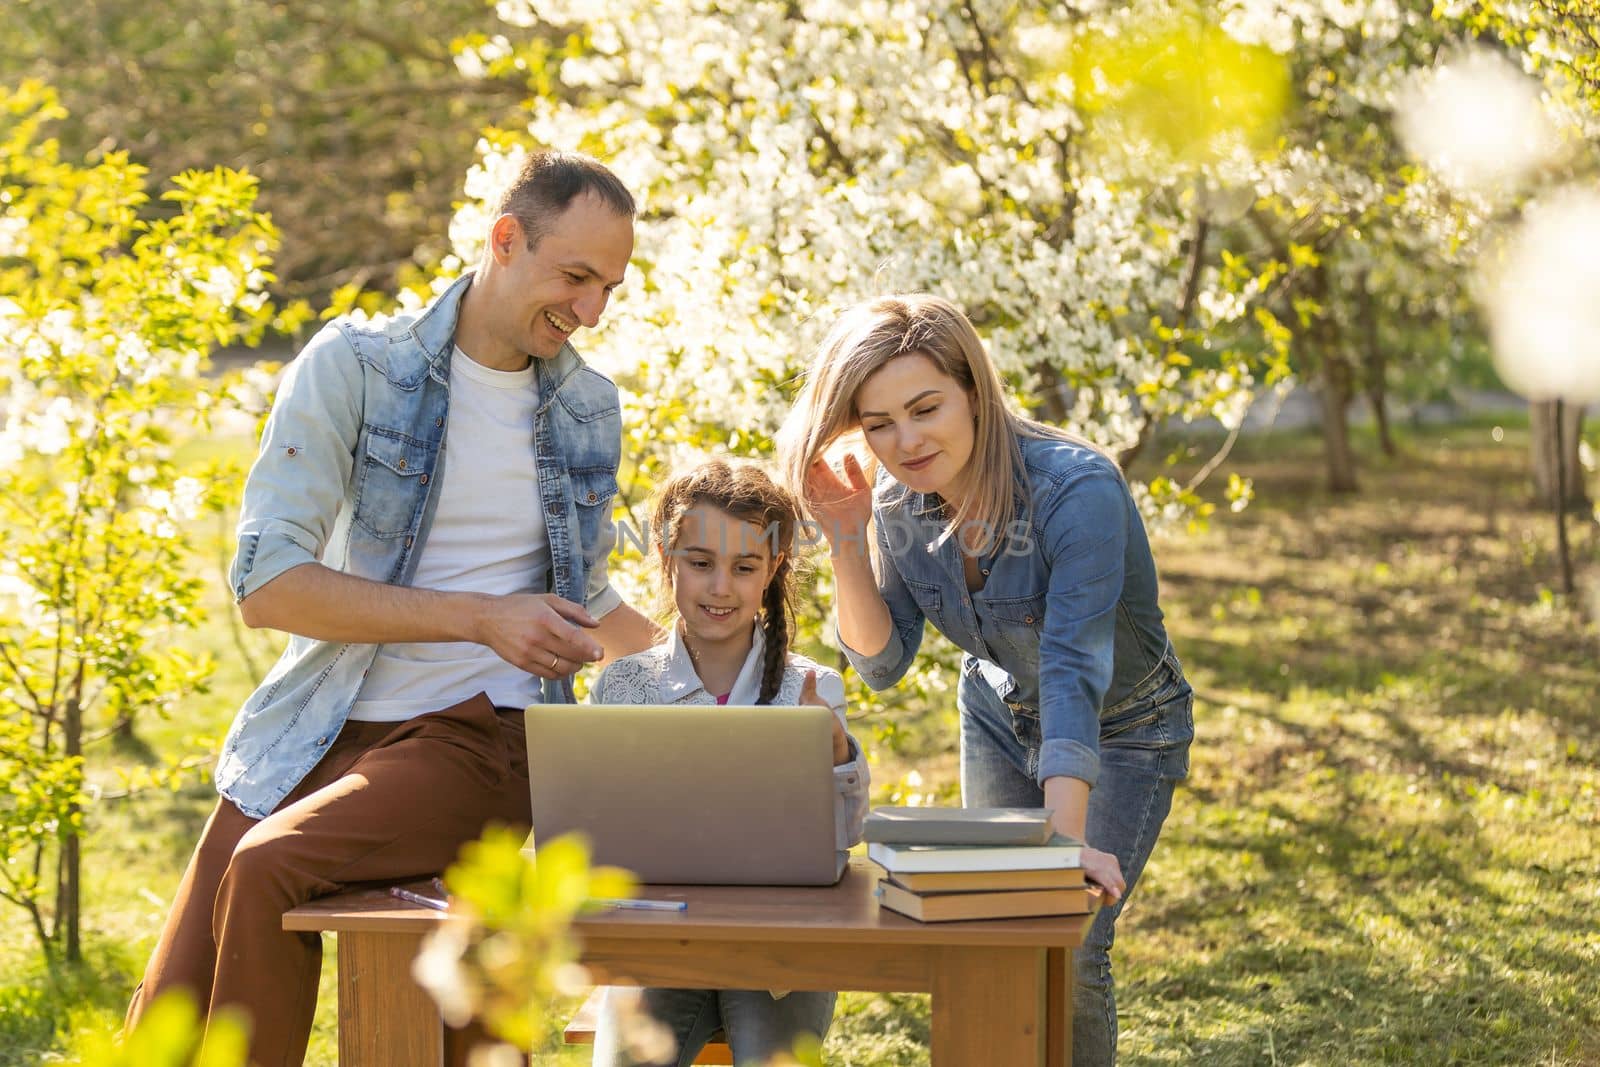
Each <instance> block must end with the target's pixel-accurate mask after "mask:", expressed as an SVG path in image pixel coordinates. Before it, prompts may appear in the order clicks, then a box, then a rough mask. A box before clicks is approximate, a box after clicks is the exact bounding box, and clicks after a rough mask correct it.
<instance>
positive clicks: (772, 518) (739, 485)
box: [650, 459, 800, 704]
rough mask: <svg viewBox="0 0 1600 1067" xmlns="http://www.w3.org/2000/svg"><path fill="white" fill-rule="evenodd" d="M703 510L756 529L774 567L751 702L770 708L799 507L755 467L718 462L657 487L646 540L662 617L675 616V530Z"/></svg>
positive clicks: (787, 611)
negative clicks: (656, 563) (656, 566)
mask: <svg viewBox="0 0 1600 1067" xmlns="http://www.w3.org/2000/svg"><path fill="white" fill-rule="evenodd" d="M702 504H703V505H705V506H707V507H713V508H716V509H717V510H719V511H724V512H726V513H728V514H729V515H732V516H733V517H734V518H736V519H739V520H741V521H743V522H748V523H753V524H755V525H756V526H759V527H760V528H761V536H762V538H763V539H764V540H765V541H766V543H767V548H768V550H769V551H770V552H771V553H772V558H773V559H775V560H776V561H777V567H776V568H774V569H773V572H772V577H771V578H769V579H768V580H767V588H766V592H765V593H764V595H763V597H762V608H763V611H762V615H763V620H762V626H763V627H764V632H763V636H764V637H765V638H766V657H765V662H764V663H763V665H762V666H763V670H762V673H761V696H760V698H759V699H758V700H757V701H756V703H758V704H770V703H772V701H773V700H774V699H775V698H776V697H777V695H778V688H779V686H781V685H782V684H783V667H784V663H785V661H786V660H787V659H788V655H789V637H790V635H791V634H792V633H793V632H794V606H793V597H794V556H795V553H794V547H795V537H796V535H797V533H798V532H799V527H800V502H799V501H798V500H796V499H795V497H794V495H793V494H792V493H790V492H789V491H788V490H786V489H784V488H783V487H782V486H780V485H778V483H777V482H775V481H773V480H772V478H771V477H770V476H768V474H767V473H766V472H765V471H763V470H762V469H761V468H760V467H758V466H756V465H754V464H749V463H741V464H731V463H728V462H726V461H724V460H720V459H717V460H712V461H711V462H709V463H704V464H701V465H700V466H698V467H696V468H695V469H694V470H692V471H689V472H688V473H686V474H680V475H677V476H676V477H674V478H672V479H671V480H670V481H668V482H667V484H666V485H664V486H662V487H661V489H660V491H659V492H658V493H657V494H656V498H655V504H654V506H653V508H652V509H651V514H650V537H651V540H652V542H653V543H654V545H655V548H656V552H657V558H658V559H659V560H660V563H661V571H662V575H663V578H664V581H663V584H662V594H663V596H662V600H663V605H662V609H663V612H662V613H663V615H664V616H666V617H667V618H670V617H671V616H672V615H673V614H674V612H675V607H674V605H673V601H672V566H671V562H670V561H671V559H672V552H673V549H674V548H675V547H676V545H677V543H678V528H679V525H680V523H681V522H682V519H683V516H684V515H686V514H687V513H688V512H689V511H691V510H692V509H694V508H696V507H699V506H700V505H702Z"/></svg>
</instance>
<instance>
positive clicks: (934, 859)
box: [867, 834, 1083, 874]
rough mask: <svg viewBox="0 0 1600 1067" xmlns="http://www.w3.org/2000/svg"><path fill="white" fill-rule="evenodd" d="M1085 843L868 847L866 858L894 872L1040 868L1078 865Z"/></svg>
mask: <svg viewBox="0 0 1600 1067" xmlns="http://www.w3.org/2000/svg"><path fill="white" fill-rule="evenodd" d="M1082 852H1083V842H1081V841H1078V840H1076V839H1075V838H1071V837H1067V836H1066V835H1065V834H1056V835H1055V836H1054V837H1052V838H1051V839H1050V842H1049V843H1048V844H1044V845H886V844H883V843H882V842H875V843H873V844H869V845H868V846H867V858H868V859H870V860H871V861H872V862H873V863H876V864H877V865H878V866H880V867H882V868H883V869H884V870H886V871H889V872H891V873H893V874H900V873H916V872H921V871H1040V870H1055V869H1058V868H1061V867H1077V866H1078V865H1079V863H1078V860H1079V857H1080V856H1081V855H1082Z"/></svg>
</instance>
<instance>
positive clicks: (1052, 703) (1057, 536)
mask: <svg viewBox="0 0 1600 1067" xmlns="http://www.w3.org/2000/svg"><path fill="white" fill-rule="evenodd" d="M1017 443H1018V445H1019V446H1020V449H1021V454H1022V466H1023V471H1024V473H1025V475H1026V482H1025V484H1019V487H1018V488H1019V494H1020V493H1025V494H1026V497H1025V498H1019V501H1018V503H1019V509H1018V512H1017V516H1016V519H1015V520H1014V521H1013V522H1012V524H1011V526H1010V528H1009V532H1010V536H1008V537H1006V538H1005V539H1003V541H1002V543H1001V544H1000V545H999V546H998V547H997V548H996V549H995V550H994V551H993V552H991V554H990V555H988V556H986V557H984V558H983V559H981V560H980V561H979V568H980V571H981V573H982V575H983V578H984V585H983V588H982V589H980V590H979V591H977V592H975V593H972V592H968V591H967V582H966V575H965V572H964V569H963V561H962V553H961V550H960V548H959V546H958V545H957V543H956V539H955V538H953V537H952V538H948V539H946V540H944V541H943V543H941V544H939V545H938V547H937V548H930V546H932V545H933V544H934V543H935V542H937V541H939V538H940V536H941V534H942V533H943V531H944V528H945V525H946V523H947V519H946V518H945V515H944V505H943V502H942V501H941V500H940V499H939V498H938V497H937V496H934V495H932V494H923V493H915V492H912V491H910V490H908V489H906V488H905V487H904V486H902V485H901V484H900V483H898V482H896V481H895V480H894V479H892V478H890V477H889V476H888V475H887V474H880V476H879V479H878V484H877V486H876V488H875V489H874V492H873V523H874V527H875V536H876V540H877V548H878V562H879V568H880V571H881V573H880V574H879V578H878V587H879V591H880V592H881V593H882V594H883V599H884V602H885V603H886V604H887V605H888V608H889V614H890V616H891V617H892V619H893V622H894V625H893V627H892V629H891V632H890V635H889V643H888V645H887V646H885V647H884V649H883V651H881V652H879V653H878V654H877V655H874V656H866V655H863V654H861V653H859V652H856V651H855V650H853V649H850V648H848V647H847V648H845V654H846V655H847V656H848V657H849V659H850V662H851V664H852V665H853V666H854V667H855V669H856V670H857V671H858V672H859V673H860V674H861V677H862V679H863V680H865V681H866V683H867V684H868V685H870V686H871V687H872V688H874V689H886V688H888V687H889V686H891V685H893V684H895V683H896V682H897V681H899V680H900V678H901V677H903V676H904V675H905V672H906V670H907V668H909V667H910V666H911V661H912V659H913V658H914V657H915V656H916V654H917V648H918V647H919V646H920V645H921V643H922V630H923V622H924V620H926V621H928V622H931V623H933V625H934V626H935V627H937V628H938V629H939V631H940V632H941V633H943V634H944V635H945V636H946V637H948V638H949V639H950V640H951V641H952V642H954V643H955V644H956V645H957V646H958V647H959V648H961V649H962V650H963V651H964V652H966V653H967V655H966V656H964V657H963V658H962V670H963V672H964V673H966V674H968V675H970V676H972V678H973V679H974V680H975V681H979V682H981V683H983V684H984V685H986V686H988V687H989V688H991V689H992V690H993V691H994V693H995V694H996V695H997V696H998V697H999V698H1000V699H1001V700H1003V701H1004V702H1005V704H1006V706H1007V707H1008V708H1010V710H1011V714H1012V715H1013V717H1014V718H1016V719H1019V720H1020V719H1026V718H1028V717H1030V716H1031V717H1033V718H1035V719H1036V720H1037V723H1038V729H1037V731H1034V732H1033V733H1034V736H1038V737H1040V738H1041V742H1040V749H1039V769H1038V780H1039V781H1040V782H1041V783H1043V782H1044V780H1045V779H1047V778H1053V777H1057V776H1063V775H1064V776H1067V777H1071V778H1081V779H1083V780H1084V781H1085V782H1088V783H1089V784H1090V785H1091V786H1092V785H1093V784H1094V783H1095V780H1096V778H1097V777H1098V775H1099V769H1100V750H1099V732H1100V731H1099V723H1100V712H1101V709H1102V708H1109V707H1113V706H1115V705H1116V704H1117V703H1118V702H1120V701H1121V700H1122V699H1123V698H1125V697H1127V696H1128V695H1129V694H1131V693H1133V692H1134V691H1135V689H1136V688H1137V687H1138V685H1139V683H1140V682H1141V681H1143V680H1144V679H1145V678H1146V677H1148V676H1149V675H1150V674H1151V673H1152V672H1153V671H1154V670H1156V668H1157V667H1159V666H1160V665H1161V662H1162V660H1163V658H1164V657H1165V656H1166V654H1167V651H1168V648H1167V632H1166V628H1165V627H1164V625H1163V624H1162V617H1161V608H1160V607H1159V606H1158V604H1157V597H1156V594H1157V583H1156V567H1155V560H1154V558H1153V557H1152V556H1151V554H1150V542H1149V540H1148V538H1147V537H1146V536H1145V530H1144V522H1143V520H1142V519H1141V518H1140V516H1139V511H1138V507H1137V506H1136V505H1135V504H1134V501H1133V497H1132V496H1131V495H1130V494H1129V492H1128V487H1127V484H1126V483H1125V482H1124V481H1123V479H1122V477H1121V475H1120V473H1119V472H1118V471H1117V469H1116V467H1115V465H1114V464H1113V463H1112V461H1111V460H1109V459H1107V458H1106V457H1104V456H1102V455H1100V454H1099V453H1098V452H1095V451H1094V450H1092V449H1089V448H1085V447H1083V446H1081V445H1077V444H1074V443H1072V442H1070V441H1061V440H1054V439H1049V438H1035V437H1020V438H1019V439H1018V442H1017ZM1024 500H1026V502H1027V503H1029V504H1031V505H1032V521H1031V522H1028V521H1027V513H1026V512H1025V511H1024V510H1023V509H1022V505H1023V503H1024ZM1024 732H1026V731H1024Z"/></svg>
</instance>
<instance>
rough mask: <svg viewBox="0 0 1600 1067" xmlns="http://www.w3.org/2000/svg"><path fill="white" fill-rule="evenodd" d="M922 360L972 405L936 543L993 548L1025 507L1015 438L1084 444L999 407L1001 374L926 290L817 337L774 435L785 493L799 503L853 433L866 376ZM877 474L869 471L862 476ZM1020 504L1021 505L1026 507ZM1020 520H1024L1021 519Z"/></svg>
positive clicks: (874, 304)
mask: <svg viewBox="0 0 1600 1067" xmlns="http://www.w3.org/2000/svg"><path fill="white" fill-rule="evenodd" d="M912 354H921V355H924V356H927V357H928V358H929V359H931V360H932V361H933V362H934V364H935V365H936V366H937V367H938V368H939V369H940V370H941V371H942V372H944V373H945V374H946V375H948V376H949V377H951V378H954V379H955V380H956V382H957V383H958V384H959V385H960V386H961V388H962V389H964V390H966V393H967V396H968V397H969V398H970V399H971V401H972V409H973V413H974V415H975V419H974V428H973V438H974V440H973V449H972V456H971V458H970V459H969V460H968V461H967V466H966V468H965V469H964V470H963V471H962V473H961V474H960V475H959V477H961V478H962V481H963V488H964V492H963V493H962V494H961V502H960V505H959V506H958V507H957V509H956V512H955V514H953V515H951V516H949V522H948V524H947V525H946V527H945V531H944V534H943V535H942V537H941V540H943V539H944V538H948V537H951V536H953V535H955V534H957V533H962V532H967V531H975V536H973V535H971V534H969V537H968V538H964V541H965V543H964V544H963V547H965V548H967V549H968V550H970V551H975V552H978V553H988V552H990V551H992V550H993V549H994V548H995V547H996V545H997V544H998V543H999V542H1000V540H1001V538H1002V537H1003V536H1005V533H1006V530H1007V528H1008V526H1009V524H1010V523H1011V522H1012V521H1013V520H1014V519H1016V518H1017V517H1018V516H1017V507H1016V505H1017V496H1018V492H1019V489H1020V490H1021V491H1022V498H1023V500H1024V502H1026V501H1027V499H1028V496H1027V492H1026V489H1027V474H1026V471H1025V470H1024V469H1023V466H1022V449H1021V446H1020V439H1021V438H1024V437H1048V438H1054V439H1058V440H1065V441H1072V442H1074V443H1076V444H1079V445H1083V446H1085V447H1088V448H1094V446H1093V445H1092V444H1090V443H1089V442H1088V441H1085V440H1083V439H1082V438H1080V437H1078V436H1076V435H1074V434H1071V433H1068V432H1066V431H1065V430H1062V429H1059V428H1058V427H1055V426H1051V425H1049V424H1047V423H1042V422H1036V421H1034V420H1033V419H1029V418H1026V417H1024V416H1022V415H1018V414H1016V413H1015V412H1013V411H1011V410H1010V409H1009V408H1007V407H1006V404H1005V392H1004V389H1003V387H1002V386H1001V382H1000V374H999V372H998V371H997V370H996V369H995V366H994V363H993V361H991V360H990V359H989V354H988V352H987V351H985V349H984V347H983V341H982V340H981V339H980V338H979V337H978V331H977V330H975V329H973V327H972V323H971V322H969V321H968V320H967V317H966V316H965V315H963V314H962V313H961V310H960V309H959V308H957V307H956V306H955V305H954V304H952V303H950V301H948V300H945V299H943V298H941V297H937V296H933V295H930V294H928V293H899V294H894V295H891V296H881V297H878V298H876V299H873V300H868V301H865V302H863V303H860V304H856V305H854V306H853V307H850V308H847V309H846V310H845V312H844V313H843V314H842V315H840V316H839V319H838V321H837V322H835V323H834V324H833V327H832V328H831V329H830V330H829V331H828V334H827V336H826V337H824V338H823V341H822V345H821V347H820V348H819V349H818V351H817V354H816V357H815V358H814V359H813V360H812V363H811V368H810V370H809V371H808V372H807V373H806V375H805V380H804V384H803V385H802V386H801V389H800V395H799V396H798V397H797V398H796V399H795V405H794V408H793V409H792V410H791V411H790V412H789V415H788V417H787V418H786V419H785V420H784V423H783V428H782V429H781V430H780V431H779V434H778V447H779V462H780V464H781V469H782V472H783V478H784V481H785V482H786V483H787V485H788V487H789V489H790V491H791V492H793V493H795V494H796V495H797V496H800V497H802V498H804V494H805V484H806V472H807V471H808V470H810V469H811V465H812V463H814V462H815V461H816V460H818V459H820V458H822V457H823V455H824V453H826V452H827V450H828V448H829V447H830V446H831V445H832V444H833V443H834V442H835V441H837V440H838V439H839V438H840V437H842V436H843V435H845V434H847V433H850V432H851V431H854V430H857V429H859V428H860V425H861V414H860V411H859V410H858V409H857V406H856V397H857V395H858V394H859V393H860V391H861V387H862V386H863V385H864V384H866V381H867V379H868V378H870V377H872V376H873V375H874V374H876V373H877V372H878V371H879V370H880V369H882V368H883V366H884V365H885V364H886V363H888V362H889V361H890V360H892V359H895V358H896V357H898V356H905V355H912ZM875 469H876V465H875V464H873V465H871V466H870V467H869V473H868V476H869V477H871V476H872V472H873V471H874V470H875ZM1025 506H1026V504H1025ZM1022 517H1023V518H1025V519H1027V518H1031V516H1028V515H1027V514H1026V513H1024V515H1023V516H1022Z"/></svg>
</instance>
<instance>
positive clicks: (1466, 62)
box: [1396, 48, 1557, 190]
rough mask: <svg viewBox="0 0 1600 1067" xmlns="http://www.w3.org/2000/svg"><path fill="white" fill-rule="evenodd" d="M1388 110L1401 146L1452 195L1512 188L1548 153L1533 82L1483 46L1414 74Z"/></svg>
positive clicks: (1551, 140)
mask: <svg viewBox="0 0 1600 1067" xmlns="http://www.w3.org/2000/svg"><path fill="white" fill-rule="evenodd" d="M1396 104H1397V108H1398V110H1397V114H1396V127H1397V129H1398V130H1399V133H1400V136H1401V138H1402V139H1403V140H1404V141H1405V143H1406V146H1407V147H1408V148H1409V149H1410V150H1411V151H1412V152H1413V153H1414V154H1416V155H1417V156H1419V157H1421V158H1422V159H1423V160H1424V161H1426V162H1427V163H1428V165H1429V166H1431V167H1433V168H1434V169H1435V170H1436V171H1437V172H1438V173H1439V175H1440V176H1441V177H1442V178H1443V179H1444V180H1445V181H1447V182H1448V183H1450V184H1451V185H1452V186H1453V187H1455V188H1458V189H1464V190H1475V189H1485V188H1491V189H1492V188H1511V187H1515V186H1516V185H1517V184H1519V183H1520V182H1521V181H1522V180H1524V178H1525V177H1526V176H1527V175H1528V173H1529V172H1530V171H1532V170H1534V169H1535V168H1537V167H1538V166H1539V165H1540V164H1542V163H1543V162H1544V161H1546V160H1547V159H1549V158H1550V157H1551V155H1552V154H1553V153H1554V152H1555V149H1556V145H1557V136H1556V130H1555V126H1554V124H1553V123H1552V122H1551V120H1550V117H1549V115H1548V114H1547V113H1546V111H1545V108H1544V106H1543V103H1542V102H1541V100H1540V93H1539V85H1538V83H1537V82H1535V81H1534V80H1533V79H1532V78H1530V77H1528V76H1527V75H1526V74H1524V73H1523V72H1522V71H1521V70H1519V69H1518V68H1517V67H1515V66H1514V65H1512V63H1511V62H1510V61H1509V60H1507V59H1505V58H1503V57H1502V56H1500V55H1499V54H1497V53H1495V52H1491V51H1489V50H1488V49H1485V48H1473V49H1471V50H1469V51H1467V52H1465V53H1463V54H1462V55H1460V56H1459V57H1457V58H1456V59H1454V60H1452V61H1451V62H1449V63H1446V64H1445V65H1443V66H1440V67H1438V68H1436V69H1434V70H1432V71H1428V72H1425V73H1421V74H1418V75H1416V76H1415V77H1414V78H1413V80H1412V81H1411V82H1410V84H1409V85H1407V86H1406V87H1405V88H1404V89H1403V90H1401V92H1400V93H1399V94H1398V99H1397V101H1396Z"/></svg>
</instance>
